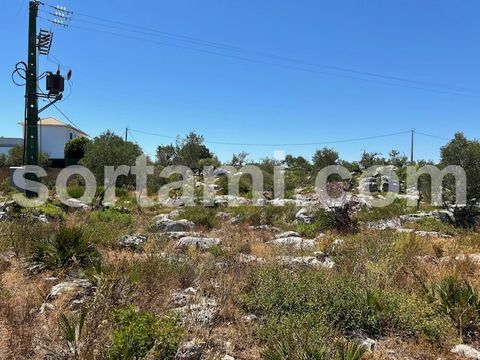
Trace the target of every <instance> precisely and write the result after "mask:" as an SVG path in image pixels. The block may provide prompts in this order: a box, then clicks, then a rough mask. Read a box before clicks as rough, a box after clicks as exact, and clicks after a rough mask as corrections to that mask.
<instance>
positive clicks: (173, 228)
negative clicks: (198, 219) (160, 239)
mask: <svg viewBox="0 0 480 360" xmlns="http://www.w3.org/2000/svg"><path fill="white" fill-rule="evenodd" d="M194 225H195V224H194V223H193V222H192V221H189V220H185V219H182V220H171V219H168V218H160V219H158V220H156V222H155V227H156V228H157V229H158V230H160V231H163V232H177V231H189V230H191V229H192V228H193V226H194Z"/></svg>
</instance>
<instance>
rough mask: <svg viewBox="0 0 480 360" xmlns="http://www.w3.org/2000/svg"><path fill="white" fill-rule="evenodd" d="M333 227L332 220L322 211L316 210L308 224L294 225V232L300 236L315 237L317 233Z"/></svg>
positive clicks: (329, 215)
mask: <svg viewBox="0 0 480 360" xmlns="http://www.w3.org/2000/svg"><path fill="white" fill-rule="evenodd" d="M333 227H334V219H333V217H332V216H331V214H329V213H328V212H327V211H325V210H324V209H318V210H317V211H316V212H315V214H314V215H313V217H312V222H311V223H310V224H304V223H299V224H296V225H295V227H294V230H295V231H296V232H298V233H299V234H300V235H301V236H306V237H310V238H312V237H315V236H317V235H318V233H319V232H322V231H327V230H331V229H332V228H333Z"/></svg>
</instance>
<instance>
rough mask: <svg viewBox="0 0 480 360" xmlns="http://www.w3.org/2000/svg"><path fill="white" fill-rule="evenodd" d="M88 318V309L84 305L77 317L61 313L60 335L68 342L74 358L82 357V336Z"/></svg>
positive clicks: (69, 351) (69, 350)
mask: <svg viewBox="0 0 480 360" xmlns="http://www.w3.org/2000/svg"><path fill="white" fill-rule="evenodd" d="M86 318H87V310H86V308H84V307H82V309H81V310H80V313H79V314H78V316H76V317H68V316H67V315H65V314H61V315H60V319H59V326H60V336H61V337H62V339H63V340H64V341H65V342H66V344H67V348H68V353H69V354H70V356H71V357H73V359H79V358H80V350H81V336H82V332H83V327H84V325H85V319H86Z"/></svg>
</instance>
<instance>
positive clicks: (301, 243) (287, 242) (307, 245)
mask: <svg viewBox="0 0 480 360" xmlns="http://www.w3.org/2000/svg"><path fill="white" fill-rule="evenodd" d="M267 244H269V245H273V246H292V247H294V248H295V249H311V248H313V247H315V240H306V239H303V238H301V237H298V236H289V237H285V238H278V239H275V240H271V241H268V242H267Z"/></svg>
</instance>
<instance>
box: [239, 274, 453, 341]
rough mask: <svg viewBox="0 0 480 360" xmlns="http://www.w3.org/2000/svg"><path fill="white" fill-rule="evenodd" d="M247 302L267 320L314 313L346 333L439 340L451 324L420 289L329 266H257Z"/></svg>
mask: <svg viewBox="0 0 480 360" xmlns="http://www.w3.org/2000/svg"><path fill="white" fill-rule="evenodd" d="M242 302H243V305H244V307H245V308H246V309H247V310H248V311H251V312H253V313H255V314H257V315H259V316H263V317H265V318H267V319H273V318H277V319H278V318H282V317H285V316H292V315H297V316H298V315H308V314H310V315H311V316H314V317H316V318H317V319H318V321H320V322H323V323H324V324H326V325H330V326H333V328H335V329H337V330H339V331H341V332H343V333H344V334H351V333H356V332H360V333H365V334H367V335H370V336H379V335H388V334H399V335H403V336H426V337H428V338H430V339H432V340H439V339H441V337H442V335H443V334H444V332H445V331H446V329H448V323H446V322H445V320H444V318H443V317H442V316H440V315H438V314H437V313H436V312H435V310H434V307H433V306H432V305H431V304H429V303H428V302H427V301H423V300H422V299H420V298H419V297H417V296H416V295H414V294H411V293H409V292H407V291H403V290H396V289H390V288H382V289H381V288H378V287H375V286H372V285H368V284H362V283H361V281H359V279H358V278H355V277H352V276H349V275H338V274H331V273H330V274H329V273H328V272H326V271H318V270H302V271H300V272H297V273H292V272H289V271H286V270H282V269H275V268H273V269H269V268H265V269H256V270H253V272H252V275H251V277H250V280H249V283H248V286H247V288H246V291H245V296H244V297H243V298H242Z"/></svg>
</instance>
